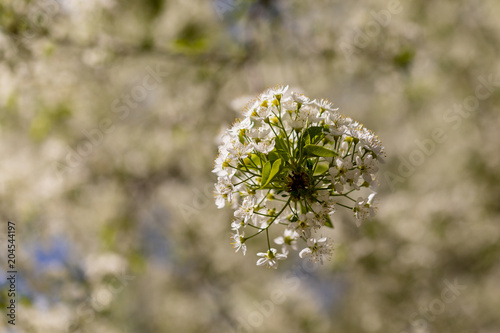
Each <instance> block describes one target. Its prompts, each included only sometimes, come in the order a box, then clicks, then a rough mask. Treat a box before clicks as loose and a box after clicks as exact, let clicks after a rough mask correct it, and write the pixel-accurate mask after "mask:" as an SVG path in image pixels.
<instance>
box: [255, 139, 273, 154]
mask: <svg viewBox="0 0 500 333" xmlns="http://www.w3.org/2000/svg"><path fill="white" fill-rule="evenodd" d="M253 145H254V147H255V150H257V151H258V152H261V153H263V154H266V155H267V154H269V153H270V152H271V151H272V150H273V149H274V139H273V140H264V141H260V142H259V143H254V144H253Z"/></svg>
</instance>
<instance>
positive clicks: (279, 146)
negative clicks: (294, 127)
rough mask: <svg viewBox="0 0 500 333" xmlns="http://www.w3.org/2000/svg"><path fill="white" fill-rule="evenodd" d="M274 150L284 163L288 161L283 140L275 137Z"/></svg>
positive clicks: (286, 149) (286, 148)
mask: <svg viewBox="0 0 500 333" xmlns="http://www.w3.org/2000/svg"><path fill="white" fill-rule="evenodd" d="M274 147H275V149H276V152H277V153H278V155H280V156H281V158H282V159H283V160H285V161H287V160H288V154H289V152H288V147H287V145H286V143H285V140H284V139H283V138H281V137H279V136H278V137H277V138H276V139H275V145H274Z"/></svg>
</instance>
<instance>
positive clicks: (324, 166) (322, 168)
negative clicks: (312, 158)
mask: <svg viewBox="0 0 500 333" xmlns="http://www.w3.org/2000/svg"><path fill="white" fill-rule="evenodd" d="M328 169H329V165H328V163H326V162H320V163H318V165H316V169H314V176H318V175H322V174H324V173H325V172H327V171H328Z"/></svg>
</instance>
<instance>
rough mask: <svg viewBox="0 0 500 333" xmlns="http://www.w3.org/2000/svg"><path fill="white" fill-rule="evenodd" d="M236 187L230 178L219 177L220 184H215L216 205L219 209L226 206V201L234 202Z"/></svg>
mask: <svg viewBox="0 0 500 333" xmlns="http://www.w3.org/2000/svg"><path fill="white" fill-rule="evenodd" d="M233 189H234V186H233V184H232V183H231V180H230V179H229V177H218V182H217V183H216V184H215V194H216V199H215V203H216V205H217V208H222V207H224V206H225V204H226V203H225V200H226V199H227V201H228V202H231V201H232V192H233Z"/></svg>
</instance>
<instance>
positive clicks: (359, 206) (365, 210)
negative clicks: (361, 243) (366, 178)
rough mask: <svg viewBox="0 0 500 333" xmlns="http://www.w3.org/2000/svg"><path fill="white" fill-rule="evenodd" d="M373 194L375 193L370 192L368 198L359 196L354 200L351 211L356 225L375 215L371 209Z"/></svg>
mask: <svg viewBox="0 0 500 333" xmlns="http://www.w3.org/2000/svg"><path fill="white" fill-rule="evenodd" d="M375 195H376V193H372V194H370V195H369V196H368V199H363V198H361V197H359V198H358V200H356V204H355V205H354V209H353V211H354V216H355V217H356V224H357V225H358V227H359V226H360V225H361V222H362V221H364V220H366V219H368V218H370V217H372V216H374V215H375V210H374V209H373V200H374V199H375Z"/></svg>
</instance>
